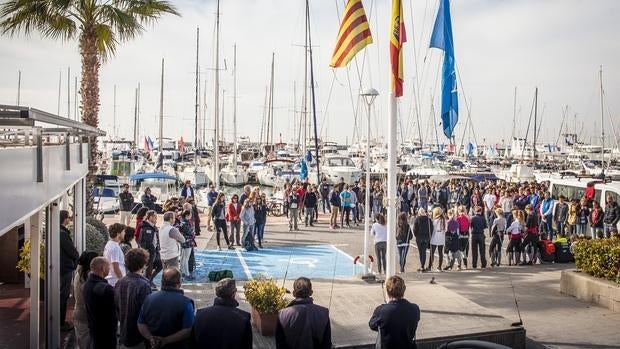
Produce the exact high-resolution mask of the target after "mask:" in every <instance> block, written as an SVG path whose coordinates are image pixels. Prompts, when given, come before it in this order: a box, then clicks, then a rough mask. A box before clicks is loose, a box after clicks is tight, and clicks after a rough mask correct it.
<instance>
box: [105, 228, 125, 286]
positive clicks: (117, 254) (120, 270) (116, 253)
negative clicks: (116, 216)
mask: <svg viewBox="0 0 620 349" xmlns="http://www.w3.org/2000/svg"><path fill="white" fill-rule="evenodd" d="M108 234H109V235H110V240H108V242H107V243H106V244H105V248H104V249H103V256H104V257H105V258H106V259H107V260H108V261H109V262H110V273H109V274H108V276H106V278H105V279H106V280H107V281H108V283H109V284H110V286H112V287H114V285H116V282H117V281H118V280H120V279H121V278H122V277H123V276H125V254H124V253H123V250H122V249H121V246H120V242H121V241H123V239H124V237H125V226H124V225H122V224H120V223H114V224H112V225H110V226H109V227H108Z"/></svg>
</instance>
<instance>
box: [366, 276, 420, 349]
mask: <svg viewBox="0 0 620 349" xmlns="http://www.w3.org/2000/svg"><path fill="white" fill-rule="evenodd" d="M406 289H407V286H406V285H405V280H403V279H402V278H401V277H400V276H396V275H394V276H390V277H389V278H388V279H387V281H386V282H385V290H386V292H387V294H388V297H390V301H389V302H388V303H386V304H381V305H380V306H378V307H377V308H375V310H374V312H373V314H372V316H371V317H370V320H369V321H368V326H369V327H370V329H371V330H373V331H379V338H378V339H377V342H378V343H377V348H379V347H380V348H386V349H388V348H389V349H391V348H395V349H396V348H398V349H407V348H410V349H415V348H416V347H417V346H416V330H417V328H418V323H419V322H420V307H418V305H417V304H415V303H411V302H409V301H408V300H406V299H405V298H404V297H405V290H406ZM379 343H380V344H379Z"/></svg>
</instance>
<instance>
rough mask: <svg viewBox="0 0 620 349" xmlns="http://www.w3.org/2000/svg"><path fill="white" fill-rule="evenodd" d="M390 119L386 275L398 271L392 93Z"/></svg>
mask: <svg viewBox="0 0 620 349" xmlns="http://www.w3.org/2000/svg"><path fill="white" fill-rule="evenodd" d="M389 109H390V121H389V133H388V175H387V182H388V183H387V184H388V185H387V193H386V194H387V201H388V208H387V215H388V216H387V231H388V234H387V251H386V264H387V265H386V268H385V276H386V277H390V276H392V275H394V274H395V271H396V234H395V232H396V215H397V213H398V210H397V207H396V203H397V200H396V176H397V174H396V158H397V154H396V153H397V151H398V147H397V139H396V133H397V132H396V125H397V123H398V116H397V114H398V110H397V108H396V97H395V96H394V94H393V93H390V108H389Z"/></svg>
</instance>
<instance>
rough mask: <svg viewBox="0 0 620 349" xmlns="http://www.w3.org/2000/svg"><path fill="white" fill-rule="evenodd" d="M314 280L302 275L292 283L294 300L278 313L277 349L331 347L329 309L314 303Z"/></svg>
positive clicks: (319, 348) (324, 348) (318, 348)
mask: <svg viewBox="0 0 620 349" xmlns="http://www.w3.org/2000/svg"><path fill="white" fill-rule="evenodd" d="M312 293H313V291H312V282H311V281H310V279H308V278H305V277H300V278H298V279H297V280H295V282H294V283H293V297H295V300H293V301H292V302H291V303H289V304H288V306H287V307H286V308H284V309H282V310H280V312H279V313H278V323H277V325H276V348H277V349H331V348H332V335H331V333H332V332H331V324H330V321H329V309H327V308H325V307H322V306H320V305H316V304H314V300H313V299H312Z"/></svg>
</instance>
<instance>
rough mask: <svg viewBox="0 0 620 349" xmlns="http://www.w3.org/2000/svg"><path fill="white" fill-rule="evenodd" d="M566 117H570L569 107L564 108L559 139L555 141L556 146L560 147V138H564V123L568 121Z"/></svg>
mask: <svg viewBox="0 0 620 349" xmlns="http://www.w3.org/2000/svg"><path fill="white" fill-rule="evenodd" d="M566 115H568V105H567V106H565V107H563V108H562V122H561V123H560V131H559V132H558V138H556V139H555V145H558V143H559V142H560V137H562V128H563V127H564V122H565V121H566Z"/></svg>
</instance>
